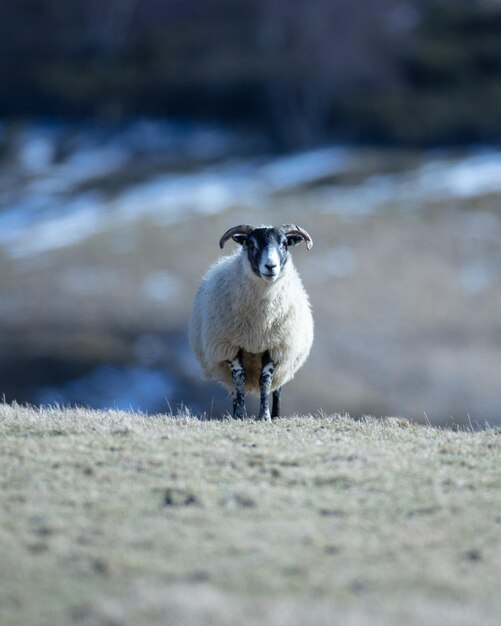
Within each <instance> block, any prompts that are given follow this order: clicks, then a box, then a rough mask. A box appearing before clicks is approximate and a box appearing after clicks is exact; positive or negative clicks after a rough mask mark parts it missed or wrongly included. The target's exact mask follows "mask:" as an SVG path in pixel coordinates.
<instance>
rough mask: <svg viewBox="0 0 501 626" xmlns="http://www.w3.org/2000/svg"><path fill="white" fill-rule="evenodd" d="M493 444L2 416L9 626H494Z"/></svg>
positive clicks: (497, 570) (87, 415) (369, 432)
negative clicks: (73, 625)
mask: <svg viewBox="0 0 501 626" xmlns="http://www.w3.org/2000/svg"><path fill="white" fill-rule="evenodd" d="M500 451H501V431H500V430H499V429H491V430H484V431H480V432H472V431H460V432H453V431H451V430H440V429H435V428H432V427H426V426H418V425H413V424H411V423H409V422H407V421H405V420H403V419H399V418H388V419H375V418H367V419H363V420H360V421H355V420H352V419H351V418H349V417H348V416H340V415H333V416H324V415H317V416H306V417H292V418H283V419H279V420H276V421H274V422H273V423H271V424H269V423H260V422H255V421H253V420H251V419H249V420H248V421H234V420H231V419H225V420H218V421H200V420H198V419H195V418H192V417H189V416H178V417H177V418H173V417H171V416H165V415H158V416H152V417H146V416H143V415H137V414H128V413H118V412H112V411H110V412H91V411H87V410H84V409H75V410H57V409H54V410H35V409H29V408H22V407H19V406H16V405H14V406H9V405H2V406H0V483H1V489H0V500H1V503H2V505H1V508H0V623H1V624H2V626H32V625H35V624H37V625H38V624H40V625H42V624H43V625H49V624H50V625H51V626H67V625H71V624H77V625H80V624H81V625H83V626H85V625H102V626H122V625H123V626H129V625H131V626H132V625H141V626H148V625H150V624H151V625H152V624H169V625H174V626H177V625H189V626H191V625H193V626H194V625H202V624H203V625H206V624H213V625H218V626H220V625H222V626H224V625H230V624H231V625H233V624H239V625H247V624H249V625H253V624H256V625H257V624H270V625H271V624H273V625H274V626H275V625H285V624H287V625H289V624H290V625H297V626H299V625H303V624H308V625H324V624H325V625H327V624H343V625H345V624H347V625H358V624H360V625H365V624H367V625H369V624H370V625H371V626H372V625H374V624H395V625H397V624H399V625H400V624H404V623H405V624H406V625H412V624H441V625H444V624H445V625H447V624H455V625H456V624H465V625H466V624H468V625H471V624H498V623H499V615H500V614H501V596H500V594H499V580H500V578H501V465H500V463H499V458H500Z"/></svg>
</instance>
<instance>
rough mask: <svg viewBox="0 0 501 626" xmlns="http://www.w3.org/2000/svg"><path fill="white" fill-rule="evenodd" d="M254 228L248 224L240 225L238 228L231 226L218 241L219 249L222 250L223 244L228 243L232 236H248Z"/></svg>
mask: <svg viewBox="0 0 501 626" xmlns="http://www.w3.org/2000/svg"><path fill="white" fill-rule="evenodd" d="M255 228H256V227H255V226H251V225H250V224H240V225H239V226H233V228H230V229H229V230H227V231H226V232H225V233H224V235H223V236H222V237H221V239H220V240H219V247H220V248H221V249H222V248H223V246H224V244H225V243H226V242H227V241H228V239H229V238H230V237H233V235H249V234H250V233H251V232H252V231H253V230H254V229H255Z"/></svg>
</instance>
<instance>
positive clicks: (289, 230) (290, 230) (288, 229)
mask: <svg viewBox="0 0 501 626" xmlns="http://www.w3.org/2000/svg"><path fill="white" fill-rule="evenodd" d="M280 228H281V229H282V230H283V231H284V234H286V235H299V236H301V237H302V238H303V239H304V242H305V244H306V249H307V250H311V247H312V246H313V239H312V238H311V237H310V236H309V235H308V233H307V232H306V231H305V230H304V229H303V228H300V227H299V226H298V225H297V224H284V225H283V226H280Z"/></svg>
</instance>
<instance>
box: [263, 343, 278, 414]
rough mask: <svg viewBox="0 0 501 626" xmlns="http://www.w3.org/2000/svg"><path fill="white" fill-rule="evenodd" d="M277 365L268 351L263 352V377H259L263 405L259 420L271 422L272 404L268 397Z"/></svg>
mask: <svg viewBox="0 0 501 626" xmlns="http://www.w3.org/2000/svg"><path fill="white" fill-rule="evenodd" d="M274 371H275V363H273V361H272V360H271V357H270V353H269V352H268V350H266V352H263V357H262V361H261V376H260V377H259V390H260V392H261V404H260V407H259V419H260V420H267V421H271V415H270V402H269V399H268V396H269V394H270V390H271V384H272V382H273V373H274Z"/></svg>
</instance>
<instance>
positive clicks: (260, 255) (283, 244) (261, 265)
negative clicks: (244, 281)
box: [233, 228, 302, 282]
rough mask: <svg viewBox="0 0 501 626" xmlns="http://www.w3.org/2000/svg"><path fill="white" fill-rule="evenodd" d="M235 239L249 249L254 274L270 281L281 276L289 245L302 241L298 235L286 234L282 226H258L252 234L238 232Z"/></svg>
mask: <svg viewBox="0 0 501 626" xmlns="http://www.w3.org/2000/svg"><path fill="white" fill-rule="evenodd" d="M233 239H234V241H236V242H237V243H239V244H241V245H242V246H243V247H244V248H245V249H246V250H247V258H248V259H249V264H250V266H251V269H252V271H253V272H254V274H255V275H256V276H259V277H260V278H263V279H264V280H266V281H269V282H273V281H275V280H276V279H277V278H278V277H279V276H280V273H281V271H282V269H283V267H284V266H285V264H286V263H287V259H288V257H289V252H288V248H289V246H295V245H296V244H298V243H299V242H300V241H302V238H301V237H300V236H298V235H285V234H284V232H283V231H282V230H281V229H280V228H256V229H254V230H253V231H252V232H251V233H250V235H244V234H238V235H234V236H233Z"/></svg>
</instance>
